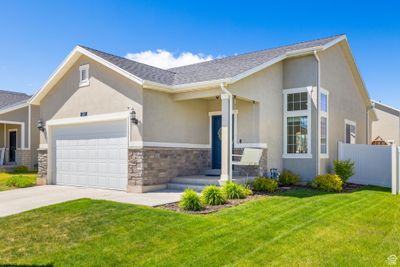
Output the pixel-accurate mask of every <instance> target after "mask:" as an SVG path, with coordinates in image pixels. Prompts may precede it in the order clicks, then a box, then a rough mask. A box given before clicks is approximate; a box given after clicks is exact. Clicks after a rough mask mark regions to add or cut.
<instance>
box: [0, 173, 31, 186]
mask: <svg viewBox="0 0 400 267" xmlns="http://www.w3.org/2000/svg"><path fill="white" fill-rule="evenodd" d="M16 175H23V176H27V177H29V178H30V179H32V181H35V180H36V176H37V173H36V172H30V173H24V174H15V173H10V172H0V191H6V190H11V189H15V188H14V187H9V186H6V181H7V180H8V179H9V178H10V177H12V176H16Z"/></svg>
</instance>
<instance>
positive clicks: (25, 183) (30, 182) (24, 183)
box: [6, 175, 36, 188]
mask: <svg viewBox="0 0 400 267" xmlns="http://www.w3.org/2000/svg"><path fill="white" fill-rule="evenodd" d="M35 184H36V181H35V179H34V178H32V177H28V176H23V175H16V176H12V177H10V178H9V179H8V180H7V182H6V186H10V187H19V188H23V187H30V186H34V185H35Z"/></svg>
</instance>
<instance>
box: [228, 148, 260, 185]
mask: <svg viewBox="0 0 400 267" xmlns="http://www.w3.org/2000/svg"><path fill="white" fill-rule="evenodd" d="M262 153H263V150H262V149H258V148H245V149H244V150H243V154H242V155H238V154H233V155H232V157H240V161H234V160H232V165H236V166H243V167H254V166H260V160H261V156H262ZM244 170H245V171H246V168H244ZM248 179H249V172H248V171H247V172H246V183H247V180H248Z"/></svg>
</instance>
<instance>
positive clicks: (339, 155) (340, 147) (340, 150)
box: [338, 141, 343, 160]
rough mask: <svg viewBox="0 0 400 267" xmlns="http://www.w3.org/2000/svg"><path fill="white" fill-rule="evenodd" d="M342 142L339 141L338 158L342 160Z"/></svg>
mask: <svg viewBox="0 0 400 267" xmlns="http://www.w3.org/2000/svg"><path fill="white" fill-rule="evenodd" d="M342 157H343V156H342V142H340V141H339V142H338V160H342Z"/></svg>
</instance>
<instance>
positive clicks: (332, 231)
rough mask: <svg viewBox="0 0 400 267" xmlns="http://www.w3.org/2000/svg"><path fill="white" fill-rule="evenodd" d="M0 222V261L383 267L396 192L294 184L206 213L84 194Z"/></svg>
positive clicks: (399, 243)
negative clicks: (321, 188) (286, 189)
mask: <svg viewBox="0 0 400 267" xmlns="http://www.w3.org/2000/svg"><path fill="white" fill-rule="evenodd" d="M0 225H1V226H2V227H1V228H0V262H1V263H2V264H26V265H32V264H34V265H54V266H76V265H79V266H100V265H101V266H132V265H136V266H137V265H147V266H155V265H161V266H221V265H236V266H254V265H262V266H265V265H271V266H387V263H386V258H387V257H388V256H389V255H392V254H395V255H397V256H398V257H399V256H400V198H399V197H398V196H393V195H391V194H390V192H389V191H387V190H382V189H380V188H375V187H368V188H366V189H364V190H360V191H357V192H354V193H348V194H326V193H320V192H318V191H313V190H308V189H301V190H300V189H299V190H296V191H289V192H286V193H284V194H282V195H280V196H274V197H268V198H265V199H260V200H257V201H251V202H247V203H245V204H243V205H240V206H237V207H234V208H229V209H224V210H222V211H220V212H217V213H215V214H211V215H207V216H204V215H203V216H202V215H187V214H179V213H175V212H172V211H168V210H161V209H154V208H146V207H140V206H134V205H128V204H120V203H114V202H107V201H97V200H89V199H81V200H76V201H71V202H66V203H63V204H58V205H54V206H49V207H45V208H41V209H37V210H33V211H29V212H25V213H22V214H19V215H14V216H10V217H6V218H0Z"/></svg>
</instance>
